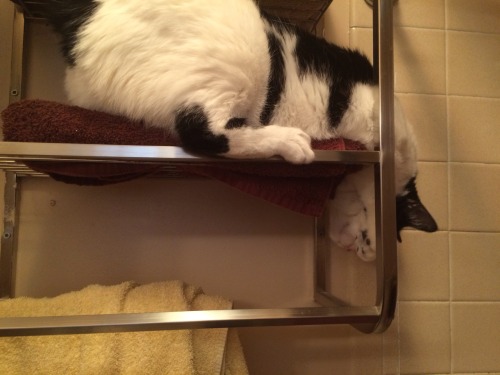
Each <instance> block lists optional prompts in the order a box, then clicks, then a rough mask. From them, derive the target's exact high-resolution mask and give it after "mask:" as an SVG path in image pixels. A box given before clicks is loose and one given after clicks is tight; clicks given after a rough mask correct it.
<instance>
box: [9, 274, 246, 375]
mask: <svg viewBox="0 0 500 375" xmlns="http://www.w3.org/2000/svg"><path fill="white" fill-rule="evenodd" d="M230 307H231V302H229V301H227V300H225V299H223V298H220V297H210V296H207V295H205V294H203V291H202V290H201V289H200V288H196V287H193V286H190V285H186V284H184V283H182V282H180V281H169V282H162V283H153V284H148V285H137V284H135V283H133V282H126V283H122V284H120V285H115V286H99V285H93V286H89V287H87V288H85V289H83V290H80V291H78V292H71V293H66V294H63V295H60V296H58V297H54V298H42V299H34V298H22V297H21V298H16V299H12V300H5V301H1V302H0V317H13V316H18V317H23V316H24V317H27V316H61V315H88V314H113V313H120V312H124V313H142V312H161V311H185V310H208V309H226V308H230ZM227 335H228V330H227V329H214V330H194V331H191V330H174V331H170V330H169V331H155V332H130V333H107V334H85V335H65V336H39V337H13V338H1V339H0V374H8V375H16V374H23V375H24V374H35V373H36V374H51V375H52V374H85V375H86V374H99V375H101V374H134V375H140V374H147V375H154V374H175V375H184V374H186V375H199V374H200V375H201V374H203V375H204V374H215V375H219V374H221V373H223V372H221V369H222V368H224V366H223V363H222V361H223V359H225V360H226V361H229V362H236V363H238V366H239V370H238V372H234V371H232V372H227V369H228V368H229V367H228V366H226V367H225V368H226V374H227V375H246V374H248V370H247V368H246V364H245V361H244V356H243V351H242V349H241V345H240V344H239V340H238V338H237V336H236V339H235V340H227ZM231 336H232V335H231ZM226 343H228V344H229V343H231V346H232V347H231V348H227V350H226ZM224 353H226V356H224ZM228 353H233V354H232V358H229V357H228V355H229V354H228ZM233 367H234V366H233Z"/></svg>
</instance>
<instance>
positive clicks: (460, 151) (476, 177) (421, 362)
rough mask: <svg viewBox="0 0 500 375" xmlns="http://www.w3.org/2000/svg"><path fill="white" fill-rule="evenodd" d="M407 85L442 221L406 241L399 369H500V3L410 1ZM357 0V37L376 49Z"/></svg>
mask: <svg viewBox="0 0 500 375" xmlns="http://www.w3.org/2000/svg"><path fill="white" fill-rule="evenodd" d="M394 15H395V25H396V28H395V60H396V67H395V87H396V91H397V92H398V94H399V97H400V98H401V101H402V103H403V106H404V107H405V109H406V112H407V116H408V118H409V120H410V121H411V122H412V123H413V125H414V127H415V130H416V134H417V137H418V140H419V157H420V161H421V162H420V164H419V169H420V175H419V191H420V192H421V195H422V196H423V200H424V202H425V203H426V204H427V205H428V207H429V209H430V210H431V211H432V213H433V215H434V216H435V218H436V219H437V221H438V224H439V228H440V231H439V232H437V233H434V234H431V235H429V234H424V233H418V232H416V231H407V232H406V233H405V234H404V235H403V244H402V246H400V250H399V254H400V264H399V271H400V289H399V300H400V301H399V309H398V310H399V320H398V321H397V322H396V324H397V328H395V327H392V328H391V333H390V335H394V332H393V331H397V335H398V338H399V340H398V343H396V344H395V345H397V347H398V349H397V350H394V348H393V349H392V353H391V352H390V351H384V355H385V356H389V357H394V356H395V357H397V358H396V359H394V358H389V359H384V363H386V362H388V361H389V360H392V363H396V365H397V369H396V370H394V369H392V370H388V369H386V368H384V370H383V373H402V374H436V373H440V374H450V373H453V374H458V373H461V374H465V373H499V372H500V355H499V354H498V353H499V352H498V347H500V272H499V271H498V269H499V266H500V244H499V242H498V241H499V240H500V194H499V193H498V189H499V187H500V152H498V142H499V141H500V1H499V0H474V1H471V0H399V1H398V3H397V5H396V6H395V8H394ZM371 25H372V22H371V12H370V9H369V8H368V7H367V6H366V4H365V2H364V1H363V0H350V44H351V46H353V47H356V48H360V49H361V50H363V51H365V53H366V54H367V55H368V56H372V47H371V34H372V33H371V31H372V30H371Z"/></svg>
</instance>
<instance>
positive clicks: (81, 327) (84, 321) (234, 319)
mask: <svg viewBox="0 0 500 375" xmlns="http://www.w3.org/2000/svg"><path fill="white" fill-rule="evenodd" d="M373 12H374V51H375V56H374V61H375V72H376V79H377V80H378V82H379V87H380V98H381V100H380V118H379V125H380V130H381V131H380V149H379V150H378V151H373V152H368V151H336V152H334V151H316V160H315V163H332V162H333V163H351V164H372V165H373V166H374V177H375V192H376V209H377V222H376V228H377V249H378V252H377V260H376V268H377V295H376V303H375V304H374V305H373V306H348V305H347V304H345V303H344V302H342V301H341V300H339V299H337V298H336V297H335V296H334V295H332V294H331V293H330V292H329V291H328V289H329V287H328V285H327V284H328V280H329V272H330V271H329V267H328V265H329V262H330V259H329V258H330V250H329V241H328V239H327V235H326V233H327V230H326V228H327V225H328V223H327V220H326V216H327V215H325V216H324V217H322V218H318V219H316V221H315V250H314V257H315V263H314V268H315V273H314V286H315V290H314V295H315V301H316V302H317V303H319V304H320V305H322V306H321V307H304V308H286V309H240V310H238V309H236V310H216V311H189V312H162V313H147V314H117V315H95V316H64V317H39V318H1V319H0V336H30V335H54V334H74V333H98V332H128V331H151V330H164V329H185V328H218V327H250V326H287V325H319V324H350V325H352V326H354V327H356V328H357V329H359V330H360V331H363V332H366V333H380V332H383V331H384V330H385V329H387V328H388V326H389V325H390V323H391V321H392V319H393V316H394V310H395V305H396V294H397V254H396V223H395V220H396V219H395V213H396V209H395V191H394V130H393V95H394V93H393V91H394V90H393V86H394V83H393V42H392V38H393V24H392V0H378V1H377V2H375V4H374V10H373ZM23 40H24V15H23V12H22V9H21V8H20V7H18V8H17V9H16V11H15V16H14V34H13V54H12V79H11V87H10V94H11V102H13V101H17V100H19V99H20V98H21V97H22V60H23ZM34 160H51V161H60V162H65V161H75V160H76V161H82V162H85V161H88V162H103V163H105V162H114V163H115V162H124V163H142V164H144V163H155V164H161V165H162V166H163V167H164V168H165V169H166V170H168V169H175V166H176V165H178V164H179V163H194V164H196V163H200V162H203V163H204V164H206V163H221V162H224V163H231V162H232V161H231V160H227V159H220V158H200V157H197V156H194V155H190V154H188V153H186V152H185V151H184V150H182V149H181V148H178V147H157V146H110V145H76V144H45V143H43V144H42V143H15V142H0V168H1V169H3V170H4V171H5V172H6V185H5V212H4V232H3V236H2V239H1V253H0V298H11V297H14V280H15V263H16V262H15V260H16V234H17V231H16V228H17V224H18V222H17V209H18V208H17V202H18V198H19V196H18V195H19V193H20V192H19V190H20V189H19V185H20V183H21V181H22V179H23V178H27V177H30V176H37V175H39V174H38V173H36V172H34V171H32V170H30V169H29V168H28V167H26V166H24V164H22V162H23V161H34ZM239 162H241V161H239ZM278 162H280V161H279V160H278V159H269V160H262V163H278Z"/></svg>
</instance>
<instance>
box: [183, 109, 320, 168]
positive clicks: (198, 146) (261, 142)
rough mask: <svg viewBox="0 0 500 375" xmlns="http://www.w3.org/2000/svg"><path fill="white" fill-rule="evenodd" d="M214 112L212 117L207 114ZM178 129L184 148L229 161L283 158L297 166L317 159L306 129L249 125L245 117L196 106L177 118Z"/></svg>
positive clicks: (184, 110)
mask: <svg viewBox="0 0 500 375" xmlns="http://www.w3.org/2000/svg"><path fill="white" fill-rule="evenodd" d="M207 113H210V114H207ZM175 128H176V131H177V134H178V135H179V138H180V140H181V142H182V145H183V146H184V147H185V148H186V149H188V150H191V151H194V152H197V153H201V154H206V155H222V156H226V157H229V158H247V159H257V158H269V157H271V156H281V157H283V158H284V159H285V160H287V161H288V162H291V163H294V164H304V163H310V162H311V161H312V160H313V159H314V152H313V150H312V149H311V138H310V137H309V136H308V135H307V134H306V133H305V132H304V131H302V130H300V129H297V128H290V127H284V126H278V125H267V126H249V125H248V120H247V119H246V118H243V117H234V116H233V117H232V116H230V115H228V114H226V113H224V111H223V110H219V111H213V110H212V111H208V110H207V109H205V108H203V107H201V106H199V105H194V106H190V107H186V108H183V109H182V110H180V111H178V113H177V115H176V124H175Z"/></svg>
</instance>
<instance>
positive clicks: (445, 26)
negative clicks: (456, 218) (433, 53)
mask: <svg viewBox="0 0 500 375" xmlns="http://www.w3.org/2000/svg"><path fill="white" fill-rule="evenodd" d="M448 6H449V0H444V48H445V54H444V56H445V91H446V134H447V145H446V147H447V151H448V163H447V173H448V197H447V198H448V291H449V292H448V293H449V295H448V301H449V304H448V314H449V315H448V316H449V322H448V324H449V325H448V332H449V337H448V340H449V341H448V342H449V346H450V349H449V350H450V373H451V374H453V373H454V366H453V332H452V326H453V324H452V319H453V314H452V308H451V303H452V302H451V301H452V294H453V292H452V290H453V285H452V284H453V278H452V272H453V270H452V248H451V228H452V224H451V198H450V196H451V192H450V190H451V142H450V133H451V131H450V97H449V91H450V88H449V85H450V77H449V70H448V66H449V49H448V47H449V46H448V36H449V34H448V32H449V30H448V22H449V20H448V11H449V7H448Z"/></svg>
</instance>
